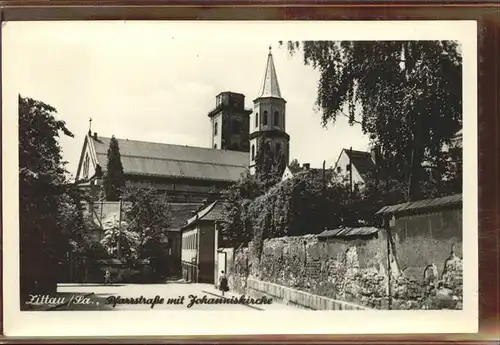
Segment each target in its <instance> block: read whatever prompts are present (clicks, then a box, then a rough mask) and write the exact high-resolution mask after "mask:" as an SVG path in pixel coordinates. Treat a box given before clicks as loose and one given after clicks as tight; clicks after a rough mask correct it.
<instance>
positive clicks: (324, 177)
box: [323, 161, 326, 191]
mask: <svg viewBox="0 0 500 345" xmlns="http://www.w3.org/2000/svg"><path fill="white" fill-rule="evenodd" d="M325 165H326V161H323V191H324V190H325V189H326V170H325Z"/></svg>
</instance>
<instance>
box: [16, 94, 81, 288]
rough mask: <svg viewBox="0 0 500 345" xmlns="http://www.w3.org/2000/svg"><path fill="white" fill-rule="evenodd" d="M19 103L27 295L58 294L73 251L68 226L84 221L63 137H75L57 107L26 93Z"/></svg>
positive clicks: (23, 270)
mask: <svg viewBox="0 0 500 345" xmlns="http://www.w3.org/2000/svg"><path fill="white" fill-rule="evenodd" d="M18 102H19V222H20V224H19V225H20V274H21V277H20V278H21V280H20V283H21V284H20V285H21V296H22V295H23V294H26V293H30V292H35V291H55V290H54V289H55V283H56V282H57V280H58V279H60V278H61V275H60V274H61V271H62V269H63V268H65V265H66V264H67V263H68V257H67V253H68V252H69V251H70V250H71V247H70V242H69V237H70V235H69V234H68V232H69V230H68V225H69V224H72V223H73V224H74V223H75V222H77V221H78V220H77V219H76V218H77V217H78V213H77V212H73V211H74V209H73V207H74V206H75V204H74V202H75V200H74V199H71V198H69V197H68V193H70V192H72V191H71V190H70V184H69V183H68V181H67V179H66V173H67V171H66V169H65V167H64V165H65V162H64V161H63V159H62V153H61V147H60V145H59V142H58V138H59V135H60V134H61V133H62V134H63V135H68V136H70V137H73V134H72V133H71V132H70V131H69V130H68V128H67V127H66V124H65V123H64V121H60V120H56V118H55V116H54V115H55V114H56V109H55V108H54V107H52V106H50V105H48V104H45V103H43V102H40V101H37V100H34V99H31V98H27V97H21V96H20V95H19V97H18ZM73 192H74V191H73ZM72 209H73V211H72ZM75 231H76V230H75ZM51 275H52V276H51Z"/></svg>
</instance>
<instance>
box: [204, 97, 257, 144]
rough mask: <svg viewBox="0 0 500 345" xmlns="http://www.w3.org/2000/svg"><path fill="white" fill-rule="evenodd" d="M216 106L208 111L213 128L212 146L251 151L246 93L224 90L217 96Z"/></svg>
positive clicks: (249, 111)
mask: <svg viewBox="0 0 500 345" xmlns="http://www.w3.org/2000/svg"><path fill="white" fill-rule="evenodd" d="M215 99H216V101H215V108H214V109H213V110H212V111H210V112H209V113H208V117H209V118H210V122H211V128H212V136H211V137H212V144H211V145H212V148H214V149H219V150H232V151H241V152H248V151H249V143H248V135H249V124H250V119H249V115H250V114H251V113H252V110H250V109H245V95H243V94H241V93H235V92H222V93H220V94H218V95H217V97H216V98H215Z"/></svg>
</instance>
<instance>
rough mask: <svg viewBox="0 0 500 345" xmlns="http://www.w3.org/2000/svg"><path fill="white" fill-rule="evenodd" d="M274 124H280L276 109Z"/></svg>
mask: <svg viewBox="0 0 500 345" xmlns="http://www.w3.org/2000/svg"><path fill="white" fill-rule="evenodd" d="M274 125H275V126H279V125H280V114H279V113H278V112H277V111H275V112H274Z"/></svg>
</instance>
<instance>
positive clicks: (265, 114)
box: [262, 111, 267, 126]
mask: <svg viewBox="0 0 500 345" xmlns="http://www.w3.org/2000/svg"><path fill="white" fill-rule="evenodd" d="M262 125H263V126H267V111H265V112H264V118H263V119H262Z"/></svg>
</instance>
